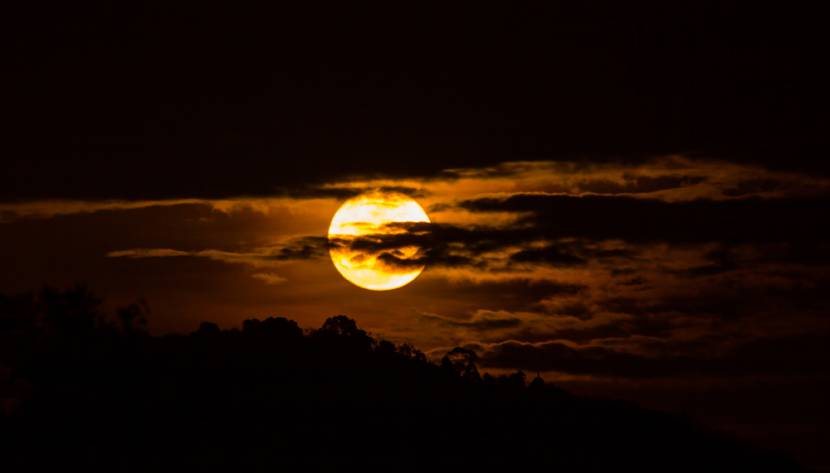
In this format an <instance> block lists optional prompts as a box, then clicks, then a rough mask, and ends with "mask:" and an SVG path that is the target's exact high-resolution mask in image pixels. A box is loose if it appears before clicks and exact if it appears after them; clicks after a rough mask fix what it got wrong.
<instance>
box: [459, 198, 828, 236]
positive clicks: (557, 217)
mask: <svg viewBox="0 0 830 473" xmlns="http://www.w3.org/2000/svg"><path fill="white" fill-rule="evenodd" d="M828 204H830V201H828V200H827V199H823V198H811V199H773V200H761V199H747V200H731V201H712V200H695V201H688V202H665V201H661V200H653V199H639V198H632V197H620V196H615V197H609V196H582V197H573V196H567V195H560V194H549V193H518V194H512V195H507V196H501V197H482V198H477V199H469V200H466V201H462V202H460V203H459V204H458V205H459V207H461V208H463V209H465V210H468V211H471V212H477V213H488V212H513V213H517V214H519V215H521V217H520V219H519V221H518V224H519V225H524V226H526V227H528V228H529V229H532V231H535V232H536V235H537V237H538V238H540V239H541V238H548V239H555V238H567V237H573V238H588V239H591V240H608V239H621V240H626V241H630V242H637V243H647V242H670V243H677V244H685V243H700V242H707V241H728V242H769V241H792V240H794V239H798V240H818V239H826V238H828V236H830V224H828V222H827V220H826V219H822V218H819V215H821V214H822V212H823V209H825V208H827V206H828ZM772 222H775V224H772ZM528 231H530V230H528Z"/></svg>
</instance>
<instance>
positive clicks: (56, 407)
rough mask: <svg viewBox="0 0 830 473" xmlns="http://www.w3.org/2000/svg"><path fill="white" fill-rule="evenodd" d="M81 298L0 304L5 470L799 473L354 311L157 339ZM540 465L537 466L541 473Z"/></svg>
mask: <svg viewBox="0 0 830 473" xmlns="http://www.w3.org/2000/svg"><path fill="white" fill-rule="evenodd" d="M143 313H144V311H143V310H142V307H141V306H140V305H134V306H130V307H126V308H124V309H121V310H120V311H118V314H117V317H114V318H107V317H104V316H102V315H101V314H100V313H99V310H98V301H97V300H96V299H95V298H94V297H93V296H92V295H91V294H90V293H89V292H88V291H87V290H85V289H84V288H76V289H73V290H70V291H66V292H61V291H54V290H44V291H43V292H42V293H41V294H39V295H38V296H31V295H22V296H11V297H6V296H0V398H2V402H3V404H2V408H3V410H2V414H0V445H2V447H0V449H2V451H0V470H2V471H63V470H69V469H71V470H77V471H107V472H116V471H148V472H149V471H177V472H196V471H229V472H233V471H271V472H279V471H319V470H323V471H367V470H369V471H386V472H408V471H441V470H446V469H450V468H454V469H458V470H459V471H476V470H485V471H491V470H492V471H497V470H500V471H522V470H529V469H531V468H532V469H534V470H537V469H541V468H547V470H546V471H690V472H691V471H694V472H700V471H753V472H757V471H776V472H787V471H800V470H799V468H798V467H797V466H796V465H794V464H793V463H792V462H790V461H789V460H788V459H787V458H785V457H783V456H780V455H778V454H774V453H770V452H764V451H760V450H757V449H754V448H751V447H749V446H746V445H744V444H741V443H740V442H738V441H736V440H733V439H730V438H728V437H726V436H723V435H719V434H715V433H712V432H708V431H706V430H704V429H702V428H698V427H696V426H695V425H694V424H692V423H691V422H688V421H686V420H683V419H680V418H675V417H672V416H669V415H667V414H662V413H658V412H652V411H648V410H643V409H639V408H637V407H636V406H634V405H631V404H627V403H622V402H611V401H598V400H590V399H582V398H578V397H575V396H572V395H569V394H568V393H566V392H564V391H562V390H560V389H557V388H556V387H554V386H550V385H545V384H544V383H543V382H542V380H541V379H534V380H533V381H531V382H529V383H528V382H526V379H525V376H524V374H523V373H521V372H519V373H515V374H513V375H510V376H502V377H491V376H489V375H485V376H483V377H482V376H479V373H478V371H477V370H476V368H475V355H474V354H472V353H471V352H467V351H465V350H463V349H456V350H454V351H452V352H451V353H449V354H448V355H447V356H446V357H445V358H444V359H443V360H442V361H441V363H440V364H433V363H430V362H428V361H427V360H426V358H425V357H424V355H423V354H422V353H420V352H419V351H417V350H416V349H414V348H412V347H410V346H407V345H403V346H396V345H393V344H392V343H389V342H386V341H378V340H375V339H373V338H371V337H369V336H368V335H367V334H366V333H365V332H364V331H362V330H360V329H359V328H358V327H357V326H356V324H355V322H354V321H353V320H351V319H349V318H347V317H344V316H337V317H332V318H330V319H328V320H327V321H326V322H325V324H324V325H323V326H322V327H321V328H319V329H317V330H314V331H307V332H303V330H301V329H300V328H299V327H298V326H297V324H296V323H295V322H293V321H291V320H287V319H284V318H268V319H265V320H247V321H245V323H244V325H243V326H242V328H241V329H230V330H220V329H219V327H217V326H216V325H214V324H210V323H203V324H202V325H201V326H200V327H199V329H198V330H196V331H195V332H193V333H191V334H189V335H167V336H150V335H148V334H147V332H146V330H145V325H146V322H145V320H144V316H143ZM540 471H541V470H540Z"/></svg>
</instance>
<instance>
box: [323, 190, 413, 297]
mask: <svg viewBox="0 0 830 473" xmlns="http://www.w3.org/2000/svg"><path fill="white" fill-rule="evenodd" d="M399 222H429V217H427V213H426V212H424V209H423V208H421V206H420V205H418V203H417V202H415V200H413V199H412V198H411V197H409V196H406V195H403V194H398V193H388V192H371V193H367V194H362V195H359V196H357V197H354V198H351V199H349V200H347V201H346V202H345V203H344V204H343V205H342V206H340V208H339V209H338V210H337V213H335V214H334V218H332V219H331V225H330V226H329V234H328V239H329V242H330V243H331V245H330V247H329V255H330V256H331V260H332V262H333V263H334V267H335V268H337V271H339V272H340V274H341V275H343V277H344V278H346V280H348V281H349V282H351V283H352V284H355V285H356V286H359V287H362V288H365V289H371V290H373V291H388V290H390V289H397V288H399V287H402V286H405V285H407V284H409V283H411V282H412V281H413V280H414V279H415V278H417V277H418V275H419V274H421V271H423V270H424V266H416V267H405V268H404V267H399V266H393V265H389V264H387V263H385V262H383V261H381V260H379V259H378V256H379V254H378V253H377V252H374V251H370V250H355V249H353V248H350V247H349V245H348V244H343V243H344V242H345V243H348V242H349V241H353V240H354V239H355V238H360V237H367V236H378V235H381V236H382V235H393V234H398V233H404V232H405V231H406V230H404V229H395V228H390V227H389V226H388V224H390V223H399ZM417 252H418V248H417V247H403V248H396V249H395V256H397V257H399V258H402V259H406V258H411V257H413V256H415V255H416V253H417Z"/></svg>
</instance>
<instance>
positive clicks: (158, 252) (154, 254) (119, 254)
mask: <svg viewBox="0 0 830 473" xmlns="http://www.w3.org/2000/svg"><path fill="white" fill-rule="evenodd" d="M190 254H191V253H189V252H187V251H179V250H171V249H170V248H133V249H130V250H118V251H110V252H109V253H107V257H108V258H172V257H176V256H189V255H190Z"/></svg>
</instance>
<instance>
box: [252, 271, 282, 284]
mask: <svg viewBox="0 0 830 473" xmlns="http://www.w3.org/2000/svg"><path fill="white" fill-rule="evenodd" d="M251 277H252V278H254V279H259V280H260V281H262V282H264V283H265V284H268V285H271V286H276V285H278V284H282V283H284V282H285V281H287V279H286V278H284V277H282V276H280V275H279V274H275V273H254V274H252V275H251Z"/></svg>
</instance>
